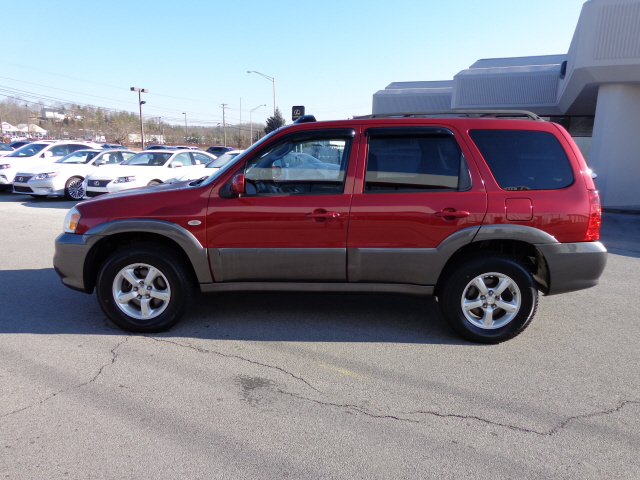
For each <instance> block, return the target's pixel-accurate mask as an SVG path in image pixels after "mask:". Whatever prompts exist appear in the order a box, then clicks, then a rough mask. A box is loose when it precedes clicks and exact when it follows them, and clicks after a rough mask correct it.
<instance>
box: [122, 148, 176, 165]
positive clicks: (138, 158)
mask: <svg viewBox="0 0 640 480" xmlns="http://www.w3.org/2000/svg"><path fill="white" fill-rule="evenodd" d="M171 155H173V154H172V153H156V152H140V153H138V154H137V155H134V156H133V157H131V158H130V159H129V160H127V161H125V162H122V163H121V164H120V165H138V166H147V167H158V166H162V165H164V164H165V163H167V160H169V157H171Z"/></svg>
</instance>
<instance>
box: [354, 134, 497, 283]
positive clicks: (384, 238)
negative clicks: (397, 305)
mask: <svg viewBox="0 0 640 480" xmlns="http://www.w3.org/2000/svg"><path fill="white" fill-rule="evenodd" d="M458 137H459V134H458V133H457V132H455V130H454V129H453V128H451V127H447V126H443V125H433V126H406V127H398V126H397V125H396V126H391V125H389V126H388V127H384V126H376V127H370V128H367V129H366V130H365V131H364V132H363V136H362V140H361V141H362V145H361V147H360V157H361V158H360V159H359V166H358V171H359V174H358V175H357V178H358V181H357V182H356V185H355V188H354V195H353V202H352V208H351V217H350V225H349V239H348V276H349V281H350V282H383V283H408V284H418V285H434V284H435V282H436V281H437V274H438V273H439V272H440V269H441V268H442V266H443V262H442V259H443V258H445V254H444V253H441V249H442V246H443V245H445V244H446V242H452V243H451V244H452V246H455V247H456V249H457V248H459V247H460V246H461V245H462V244H464V243H468V242H470V241H471V239H472V238H473V235H474V234H475V232H476V231H477V228H479V226H480V225H481V223H482V220H483V218H484V215H485V213H486V210H487V198H486V192H485V189H484V186H483V183H482V179H481V177H480V175H479V173H478V170H477V169H476V167H475V164H474V163H473V161H472V159H471V157H470V155H471V154H470V152H469V151H468V149H467V148H466V145H464V143H463V142H459V141H458V139H457V138H458ZM467 159H469V161H468V162H467ZM469 227H471V228H469Z"/></svg>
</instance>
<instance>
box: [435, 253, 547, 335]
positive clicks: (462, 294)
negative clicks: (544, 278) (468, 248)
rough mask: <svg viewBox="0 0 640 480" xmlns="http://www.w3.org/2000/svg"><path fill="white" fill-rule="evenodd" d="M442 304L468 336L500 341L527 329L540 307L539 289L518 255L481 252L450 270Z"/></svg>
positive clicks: (452, 322)
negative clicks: (518, 259)
mask: <svg viewBox="0 0 640 480" xmlns="http://www.w3.org/2000/svg"><path fill="white" fill-rule="evenodd" d="M438 303H439V304H440V308H441V310H442V312H443V314H444V316H445V318H446V320H447V322H448V323H449V325H450V326H451V327H452V328H453V329H454V330H455V331H456V332H458V333H459V334H460V335H462V336H463V337H464V338H466V339H468V340H471V341H474V342H481V343H499V342H503V341H505V340H509V339H510V338H513V337H515V336H516V335H519V334H520V333H522V331H524V329H525V328H527V326H528V325H529V323H530V322H531V320H532V319H533V317H534V315H535V313H536V309H537V307H538V290H537V289H536V287H535V283H534V281H533V278H532V276H531V273H529V271H528V270H527V269H526V268H525V267H524V266H523V265H522V264H520V263H519V262H518V261H516V260H515V259H514V258H512V257H510V256H507V255H502V254H498V253H495V254H478V255H476V256H471V257H467V258H466V259H465V260H464V261H461V262H460V263H458V265H457V267H454V269H453V270H452V271H450V272H449V274H448V275H447V276H446V278H445V279H444V282H443V285H442V288H441V289H440V295H439V298H438Z"/></svg>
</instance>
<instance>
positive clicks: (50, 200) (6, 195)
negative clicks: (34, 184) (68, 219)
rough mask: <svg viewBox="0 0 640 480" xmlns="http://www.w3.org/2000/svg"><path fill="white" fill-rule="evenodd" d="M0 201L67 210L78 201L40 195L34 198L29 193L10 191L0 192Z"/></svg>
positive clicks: (31, 206)
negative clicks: (22, 193)
mask: <svg viewBox="0 0 640 480" xmlns="http://www.w3.org/2000/svg"><path fill="white" fill-rule="evenodd" d="M0 203H19V204H21V205H23V206H25V207H30V208H58V209H61V210H69V209H70V208H71V207H73V206H74V205H76V204H77V203H78V202H77V201H73V200H66V199H64V198H62V197H41V198H34V197H32V196H30V195H21V194H19V193H13V192H11V191H4V192H0Z"/></svg>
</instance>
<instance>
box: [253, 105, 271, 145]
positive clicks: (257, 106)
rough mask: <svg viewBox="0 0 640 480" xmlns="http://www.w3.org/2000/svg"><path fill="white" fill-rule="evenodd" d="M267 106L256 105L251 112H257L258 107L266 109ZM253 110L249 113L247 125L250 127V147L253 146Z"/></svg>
mask: <svg viewBox="0 0 640 480" xmlns="http://www.w3.org/2000/svg"><path fill="white" fill-rule="evenodd" d="M266 106H267V104H266V103H263V104H262V105H258V106H257V107H256V108H254V109H253V110H257V109H259V108H260V107H266ZM253 110H251V111H250V112H249V125H250V129H251V143H250V145H253Z"/></svg>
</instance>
